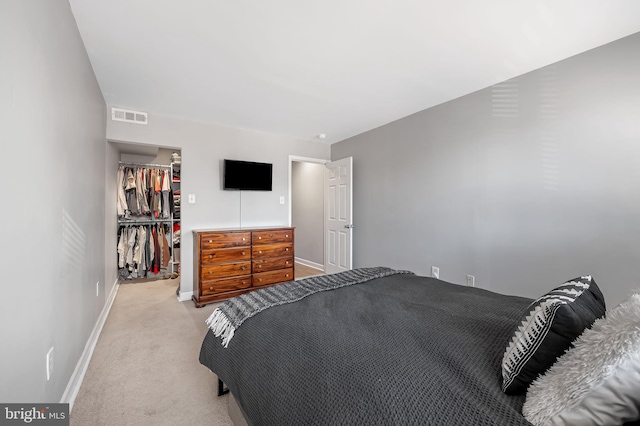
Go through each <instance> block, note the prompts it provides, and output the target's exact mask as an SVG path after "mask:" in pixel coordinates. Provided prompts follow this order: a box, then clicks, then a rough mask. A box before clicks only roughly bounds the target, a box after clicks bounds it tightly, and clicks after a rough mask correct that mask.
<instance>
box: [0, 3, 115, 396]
mask: <svg viewBox="0 0 640 426" xmlns="http://www.w3.org/2000/svg"><path fill="white" fill-rule="evenodd" d="M0 52H2V66H1V67H0V141H2V150H1V152H2V157H3V160H4V161H3V166H2V177H3V194H2V199H3V204H2V208H1V209H0V212H1V213H0V215H1V223H2V225H3V231H2V244H3V246H2V271H3V277H2V290H3V292H2V297H0V341H1V342H2V343H1V345H2V349H1V350H0V383H1V385H0V401H3V402H59V401H60V399H61V397H62V394H63V392H64V390H65V387H66V386H67V383H68V381H69V378H70V377H71V374H72V372H73V370H74V368H75V366H76V364H77V362H78V359H79V358H80V355H81V354H82V351H83V349H84V347H85V344H86V342H87V339H88V337H89V335H90V334H91V331H92V329H93V327H94V325H95V323H96V320H97V318H98V316H99V314H100V312H101V311H102V308H103V306H104V302H105V270H104V262H105V251H104V247H105V199H106V197H105V155H106V148H105V147H106V143H105V121H106V120H105V117H106V111H105V102H104V99H103V97H102V94H101V92H100V88H99V87H98V84H97V81H96V79H95V76H94V74H93V70H92V68H91V64H90V63H89V59H88V57H87V54H86V51H85V49H84V45H83V43H82V40H81V39H80V35H79V34H78V29H77V27H76V24H75V20H74V18H73V15H72V13H71V10H70V7H69V2H68V1H67V0H49V1H35V0H23V1H2V2H0ZM96 282H99V283H100V284H99V286H100V293H99V296H96ZM108 285H112V283H109V284H108ZM51 346H54V348H55V349H54V371H53V376H52V378H51V380H50V381H48V382H47V381H46V375H45V355H46V353H47V351H48V349H49V348H50V347H51Z"/></svg>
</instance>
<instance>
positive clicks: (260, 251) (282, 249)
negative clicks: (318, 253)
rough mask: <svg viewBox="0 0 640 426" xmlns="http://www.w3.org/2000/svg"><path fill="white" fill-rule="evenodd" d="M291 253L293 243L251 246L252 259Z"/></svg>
mask: <svg viewBox="0 0 640 426" xmlns="http://www.w3.org/2000/svg"><path fill="white" fill-rule="evenodd" d="M292 255H293V243H286V244H266V245H258V246H253V247H251V257H252V259H265V258H268V257H281V256H287V257H289V256H292Z"/></svg>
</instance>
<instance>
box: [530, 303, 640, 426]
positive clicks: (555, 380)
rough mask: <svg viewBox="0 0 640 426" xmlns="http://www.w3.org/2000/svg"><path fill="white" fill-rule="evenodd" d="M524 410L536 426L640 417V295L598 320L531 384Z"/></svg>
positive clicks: (618, 421) (610, 422) (604, 422)
mask: <svg viewBox="0 0 640 426" xmlns="http://www.w3.org/2000/svg"><path fill="white" fill-rule="evenodd" d="M522 414H523V415H524V417H525V418H526V419H527V420H529V421H530V422H531V423H533V424H534V425H536V426H541V425H545V426H547V425H554V426H555V425H567V426H569V425H581V426H583V425H585V426H586V425H618V424H622V423H624V422H629V421H634V420H638V419H640V293H639V294H633V295H631V296H630V297H629V298H628V299H627V300H626V301H624V302H623V303H621V304H620V305H618V306H617V307H615V308H614V309H613V310H611V311H610V312H608V313H607V315H606V317H605V318H600V319H598V320H596V321H595V322H594V323H593V326H592V327H591V329H587V330H585V331H584V333H583V334H582V335H581V336H580V337H579V338H578V339H576V341H575V342H574V343H573V347H572V348H571V349H569V350H568V351H567V352H565V354H564V355H562V356H561V357H560V358H558V360H557V361H556V362H555V363H554V364H553V365H552V366H551V368H549V369H548V370H547V371H546V373H544V374H543V375H541V376H539V377H538V378H537V379H536V380H535V381H534V382H533V383H532V384H531V386H530V387H529V389H528V392H527V399H526V401H525V403H524V406H523V407H522Z"/></svg>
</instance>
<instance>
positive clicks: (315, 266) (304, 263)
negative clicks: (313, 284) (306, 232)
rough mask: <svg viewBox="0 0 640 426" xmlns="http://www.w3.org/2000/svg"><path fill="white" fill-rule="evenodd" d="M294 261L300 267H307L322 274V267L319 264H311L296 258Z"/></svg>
mask: <svg viewBox="0 0 640 426" xmlns="http://www.w3.org/2000/svg"><path fill="white" fill-rule="evenodd" d="M295 261H296V262H297V263H299V264H301V265H304V266H308V267H309V268H313V269H317V270H319V271H322V272H324V265H321V264H320V263H316V262H312V261H310V260H306V259H301V258H299V257H296V258H295Z"/></svg>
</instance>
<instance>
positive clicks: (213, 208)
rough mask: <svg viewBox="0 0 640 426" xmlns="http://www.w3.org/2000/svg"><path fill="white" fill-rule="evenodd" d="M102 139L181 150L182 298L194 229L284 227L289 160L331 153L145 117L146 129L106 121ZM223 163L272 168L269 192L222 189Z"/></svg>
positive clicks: (269, 137) (270, 137) (188, 284)
mask: <svg viewBox="0 0 640 426" xmlns="http://www.w3.org/2000/svg"><path fill="white" fill-rule="evenodd" d="M118 106H120V107H123V108H127V107H130V106H129V105H118ZM134 109H135V108H134ZM107 139H109V140H113V141H122V142H129V143H138V144H143V145H144V144H146V145H155V146H161V147H168V146H173V147H177V148H180V149H181V152H182V169H181V174H182V176H181V185H180V186H181V191H182V200H183V201H182V206H181V212H180V214H181V222H180V227H181V230H182V241H181V248H182V249H181V256H182V258H181V280H180V281H181V283H180V288H181V292H182V293H188V292H191V291H192V289H193V268H192V265H193V248H192V246H193V235H192V231H193V230H194V229H210V228H229V227H238V226H243V227H251V226H271V225H289V223H288V222H289V200H288V199H287V198H288V197H287V194H288V192H289V183H288V179H289V155H295V156H302V157H310V158H326V159H329V156H330V149H331V148H330V146H329V145H327V144H323V143H318V142H308V141H302V140H297V139H292V138H289V137H284V136H280V135H274V134H269V133H262V132H255V131H250V130H241V129H233V128H229V127H222V126H217V125H212V124H206V123H199V122H193V121H187V120H183V119H179V118H173V117H167V116H162V115H157V114H149V124H148V125H146V126H145V125H139V124H131V123H124V122H118V121H112V120H111V119H109V120H107ZM225 158H229V159H234V160H246V161H260V162H266V163H272V164H273V191H271V192H262V191H242V192H240V191H224V190H222V171H223V167H222V165H223V160H224V159H225ZM188 194H195V195H196V203H195V204H189V203H188V202H187V199H188ZM280 196H285V204H280ZM114 202H115V198H114ZM183 297H184V295H183Z"/></svg>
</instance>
